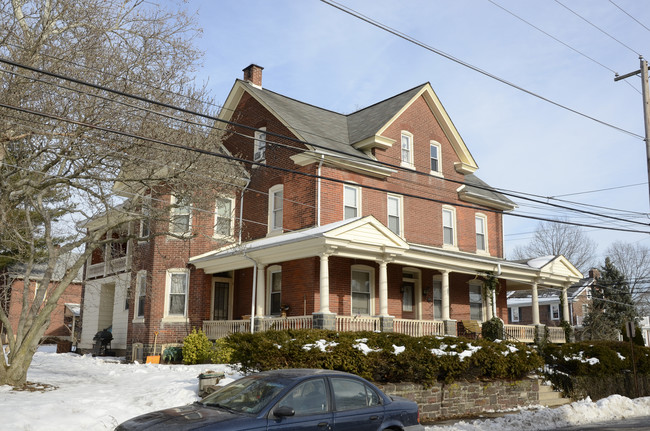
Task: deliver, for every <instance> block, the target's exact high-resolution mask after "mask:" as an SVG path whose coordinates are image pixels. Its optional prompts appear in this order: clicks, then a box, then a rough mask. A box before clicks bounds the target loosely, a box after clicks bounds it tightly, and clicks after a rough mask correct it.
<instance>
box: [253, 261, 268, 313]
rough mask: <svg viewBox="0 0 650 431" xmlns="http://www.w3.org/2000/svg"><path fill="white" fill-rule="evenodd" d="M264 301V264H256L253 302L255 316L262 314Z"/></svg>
mask: <svg viewBox="0 0 650 431" xmlns="http://www.w3.org/2000/svg"><path fill="white" fill-rule="evenodd" d="M265 302H266V265H258V266H257V298H256V302H255V316H256V317H262V316H264V303H265Z"/></svg>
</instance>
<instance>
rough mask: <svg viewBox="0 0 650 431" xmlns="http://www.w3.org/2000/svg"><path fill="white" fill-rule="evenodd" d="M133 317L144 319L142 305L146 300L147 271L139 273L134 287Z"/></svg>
mask: <svg viewBox="0 0 650 431" xmlns="http://www.w3.org/2000/svg"><path fill="white" fill-rule="evenodd" d="M136 286H137V287H136V295H137V298H136V306H135V317H137V318H143V317H144V303H145V301H146V299H147V271H139V272H138V278H137V285H136Z"/></svg>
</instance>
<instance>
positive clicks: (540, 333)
mask: <svg viewBox="0 0 650 431" xmlns="http://www.w3.org/2000/svg"><path fill="white" fill-rule="evenodd" d="M545 337H546V325H535V339H536V341H537V344H540V343H542V342H543V341H544V338H545Z"/></svg>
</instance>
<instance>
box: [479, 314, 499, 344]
mask: <svg viewBox="0 0 650 431" xmlns="http://www.w3.org/2000/svg"><path fill="white" fill-rule="evenodd" d="M481 335H483V338H484V339H486V340H490V341H494V340H503V339H504V338H505V337H504V336H503V322H502V321H501V319H499V318H498V317H493V318H491V319H490V320H488V321H487V322H483V325H482V326H481Z"/></svg>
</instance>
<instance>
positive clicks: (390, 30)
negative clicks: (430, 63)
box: [320, 0, 644, 139]
mask: <svg viewBox="0 0 650 431" xmlns="http://www.w3.org/2000/svg"><path fill="white" fill-rule="evenodd" d="M320 1H321V2H323V3H325V4H327V5H329V6H332V7H334V8H336V9H339V10H340V11H342V12H345V13H347V14H349V15H351V16H353V17H355V18H357V19H360V20H362V21H365V22H367V23H368V24H371V25H373V26H375V27H377V28H379V29H381V30H384V31H386V32H388V33H391V34H393V35H395V36H397V37H399V38H402V39H404V40H406V41H407V42H410V43H412V44H414V45H417V46H419V47H421V48H424V49H426V50H428V51H431V52H433V53H435V54H438V55H440V56H442V57H445V58H446V59H448V60H451V61H453V62H455V63H458V64H460V65H461V66H465V67H467V68H469V69H471V70H473V71H475V72H478V73H480V74H482V75H485V76H487V77H488V78H492V79H494V80H496V81H499V82H501V83H503V84H506V85H508V86H510V87H512V88H514V89H516V90H519V91H522V92H524V93H526V94H529V95H531V96H533V97H536V98H538V99H540V100H543V101H545V102H547V103H550V104H552V105H555V106H557V107H558V108H562V109H564V110H566V111H569V112H572V113H574V114H576V115H579V116H581V117H584V118H587V119H589V120H592V121H595V122H597V123H599V124H602V125H604V126H607V127H610V128H612V129H614V130H618V131H619V132H622V133H625V134H627V135H629V136H633V137H635V138H638V139H644V137H643V136H641V135H638V134H636V133H634V132H631V131H629V130H625V129H623V128H621V127H618V126H615V125H613V124H610V123H607V122H605V121H603V120H599V119H597V118H595V117H592V116H590V115H587V114H584V113H582V112H580V111H578V110H576V109H573V108H570V107H568V106H566V105H563V104H561V103H559V102H555V101H553V100H551V99H549V98H547V97H544V96H542V95H540V94H537V93H535V92H533V91H530V90H527V89H525V88H523V87H521V86H519V85H517V84H514V83H512V82H510V81H507V80H506V79H504V78H500V77H498V76H496V75H494V74H492V73H490V72H487V71H485V70H483V69H481V68H479V67H477V66H474V65H472V64H470V63H467V62H466V61H463V60H460V59H458V58H456V57H454V56H452V55H450V54H447V53H445V52H443V51H441V50H439V49H437V48H434V47H432V46H430V45H427V44H425V43H424V42H420V41H419V40H417V39H415V38H413V37H411V36H409V35H407V34H405V33H402V32H401V31H399V30H395V29H393V28H391V27H389V26H387V25H385V24H382V23H380V22H378V21H376V20H374V19H372V18H369V17H367V16H365V15H363V14H361V13H359V12H357V11H355V10H354V9H351V8H349V7H347V6H343V5H341V4H340V3H337V2H335V1H333V0H320Z"/></svg>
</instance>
